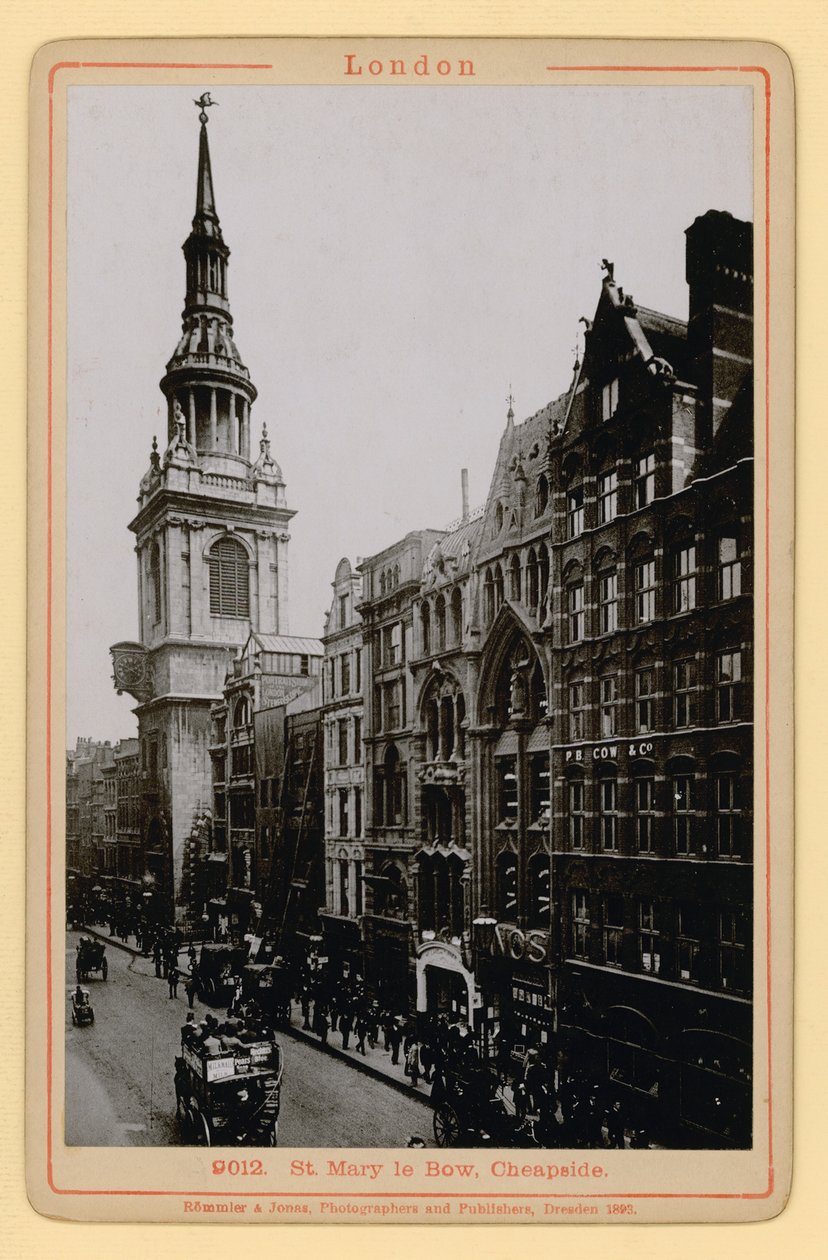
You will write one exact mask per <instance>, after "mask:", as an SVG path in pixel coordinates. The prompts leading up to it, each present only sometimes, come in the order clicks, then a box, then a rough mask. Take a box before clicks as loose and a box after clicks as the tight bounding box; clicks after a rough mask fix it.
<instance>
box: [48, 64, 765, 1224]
mask: <svg viewBox="0 0 828 1260" xmlns="http://www.w3.org/2000/svg"><path fill="white" fill-rule="evenodd" d="M272 68H273V67H272V65H271V64H269V63H250V64H245V63H234V62H154V61H59V62H56V63H55V64H54V65H53V66H52V67H51V69H50V70H49V75H48V91H49V142H48V152H49V171H48V181H47V185H48V198H49V201H48V214H47V223H48V243H47V265H48V278H47V303H48V316H47V354H48V365H47V443H48V450H47V459H46V470H47V471H46V481H47V486H46V503H47V528H46V585H47V590H46V955H47V957H46V1000H47V1011H46V1027H47V1036H46V1043H47V1086H46V1097H47V1115H46V1146H47V1181H48V1184H49V1187H50V1189H51V1190H52V1191H53V1193H55V1194H58V1195H105V1196H109V1195H130V1196H142V1197H145V1196H149V1197H173V1198H181V1197H184V1196H186V1195H197V1196H198V1197H200V1198H211V1199H220V1198H261V1199H264V1198H270V1199H273V1198H294V1199H307V1198H327V1199H335V1198H349V1199H360V1198H371V1199H385V1198H407V1199H410V1198H416V1199H419V1198H426V1199H428V1198H440V1199H455V1198H457V1199H459V1198H465V1199H473V1198H486V1199H555V1198H566V1199H605V1200H612V1199H766V1198H768V1197H769V1195H770V1194H772V1192H773V1187H774V1167H773V1074H772V1046H771V1031H772V1018H771V992H772V958H771V876H770V857H771V848H770V843H771V825H770V763H771V755H770V547H769V543H770V459H769V447H770V149H771V140H770V137H771V77H770V72H769V71H768V70H767V69H766V68H765V67H764V66H652V65H649V66H573V65H570V66H547V67H546V69H547V70H549V71H558V72H568V71H572V72H583V71H590V72H598V71H602V72H611V73H619V74H623V73H628V72H636V73H662V74H664V73H678V74H696V73H720V74H735V73H745V74H761V75H762V76H763V78H764V80H765V248H764V257H765V860H766V891H765V918H766V931H767V956H766V982H767V992H768V1018H767V1030H768V1184H767V1188H766V1189H765V1190H764V1191H757V1192H744V1193H742V1194H738V1193H730V1192H728V1193H694V1192H686V1193H666V1192H665V1193H662V1192H653V1193H644V1192H629V1193H622V1192H612V1193H606V1194H599V1193H584V1194H578V1193H568V1194H564V1193H555V1192H552V1191H546V1192H540V1193H518V1192H515V1193H507V1192H505V1191H503V1192H498V1191H493V1192H483V1191H479V1192H477V1191H466V1192H459V1193H446V1192H440V1191H436V1190H435V1191H393V1192H385V1191H379V1192H376V1193H371V1192H370V1191H353V1192H348V1191H290V1190H286V1191H281V1190H280V1191H267V1190H262V1191H256V1190H249V1191H245V1190H228V1191H222V1190H198V1191H189V1190H80V1189H63V1188H61V1187H59V1186H57V1185H56V1184H55V1181H54V1175H53V1173H54V1168H53V1155H52V1136H53V1132H52V1097H53V1088H52V1062H53V1025H52V1006H53V981H52V586H53V582H52V578H53V573H52V560H53V516H52V506H53V502H52V489H53V482H52V478H53V452H52V435H53V409H52V400H53V381H54V376H53V372H54V365H53V284H54V279H53V270H54V252H53V251H54V236H53V228H54V219H53V200H54V198H53V192H54V84H55V77H56V75H57V73H58V72H59V71H60V70H63V69H141V70H144V69H153V70H271V69H272Z"/></svg>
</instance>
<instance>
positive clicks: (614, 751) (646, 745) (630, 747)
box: [564, 739, 653, 761]
mask: <svg viewBox="0 0 828 1260" xmlns="http://www.w3.org/2000/svg"><path fill="white" fill-rule="evenodd" d="M652 751H653V741H652V740H651V739H645V740H631V741H629V742H628V741H627V740H623V739H621V740H618V742H617V743H615V744H594V745H587V746H586V747H584V746H583V745H581V746H579V747H578V748H566V749H565V750H564V761H617V759H618V758H619V757H620V756H621V755H622V754H623V753H626V754H627V756H628V757H649V755H650V754H651V753H652Z"/></svg>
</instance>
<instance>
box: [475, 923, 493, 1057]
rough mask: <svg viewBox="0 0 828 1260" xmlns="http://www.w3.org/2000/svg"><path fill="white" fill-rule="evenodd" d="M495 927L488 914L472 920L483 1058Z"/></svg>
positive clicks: (488, 1029)
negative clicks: (480, 1006)
mask: <svg viewBox="0 0 828 1260" xmlns="http://www.w3.org/2000/svg"><path fill="white" fill-rule="evenodd" d="M496 927H497V919H495V918H493V917H492V916H491V915H490V914H485V913H484V914H479V915H478V916H477V918H476V919H473V920H472V932H473V941H474V953H475V973H476V975H477V982H478V984H479V985H480V990H481V997H482V1003H483V1010H482V1012H481V1020H480V1042H481V1046H480V1049H481V1052H482V1054H483V1056H484V1057H485V1058H488V1055H489V1040H490V1026H489V1018H488V1013H487V1011H488V1006H487V998H488V994H487V989H488V985H489V981H490V977H491V972H490V968H489V967H488V965H487V962H488V960H489V959H490V958H491V954H492V944H493V942H494V932H495V928H496Z"/></svg>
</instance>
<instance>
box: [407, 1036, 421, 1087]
mask: <svg viewBox="0 0 828 1260" xmlns="http://www.w3.org/2000/svg"><path fill="white" fill-rule="evenodd" d="M405 1074H406V1076H408V1077H410V1078H411V1084H412V1085H417V1084H419V1080H420V1048H419V1046H418V1045H417V1042H416V1041H412V1042H411V1044H410V1045H409V1047H408V1053H407V1054H406V1056H405Z"/></svg>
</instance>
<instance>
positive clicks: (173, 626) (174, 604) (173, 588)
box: [162, 521, 185, 634]
mask: <svg viewBox="0 0 828 1260" xmlns="http://www.w3.org/2000/svg"><path fill="white" fill-rule="evenodd" d="M182 533H183V529H182V525H181V524H180V523H179V522H176V521H172V522H170V524H169V526H168V528H167V531H166V543H167V545H166V547H165V548H162V555H164V557H165V565H164V612H165V614H166V616H165V618H164V629H165V631H166V633H167V634H183V633H185V629H184V608H183V597H184V593H185V592H184V583H183V580H182V579H183V572H182V565H181V539H182Z"/></svg>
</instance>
